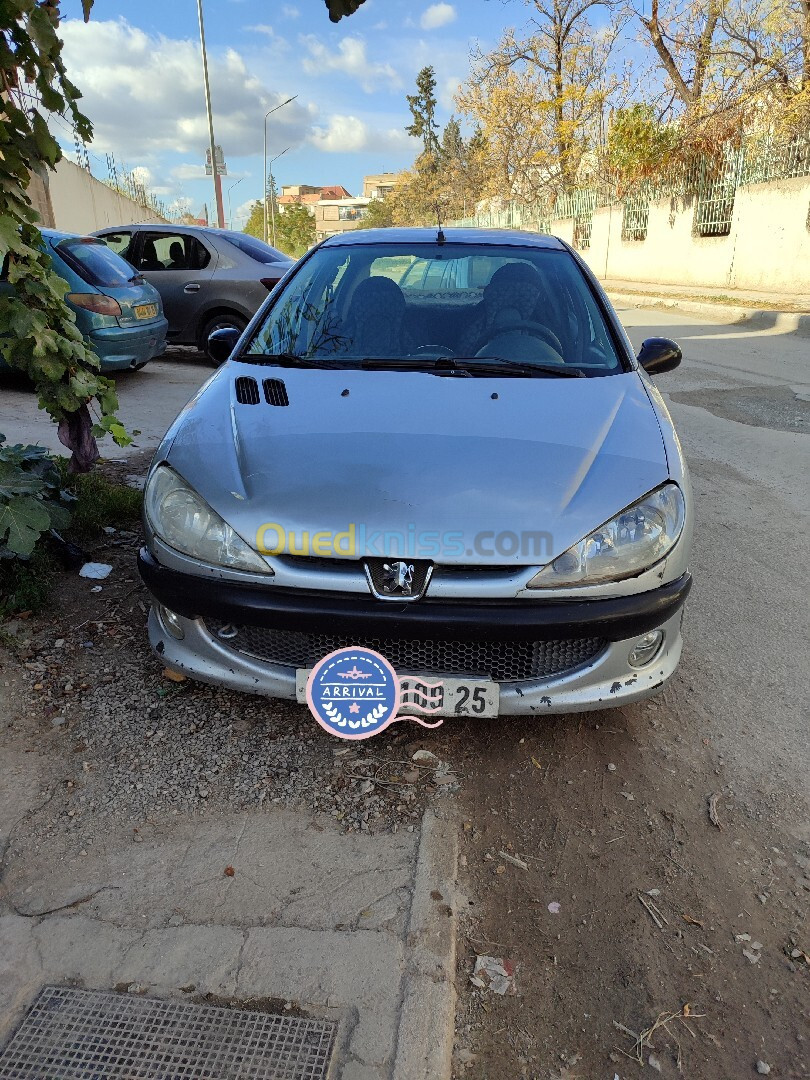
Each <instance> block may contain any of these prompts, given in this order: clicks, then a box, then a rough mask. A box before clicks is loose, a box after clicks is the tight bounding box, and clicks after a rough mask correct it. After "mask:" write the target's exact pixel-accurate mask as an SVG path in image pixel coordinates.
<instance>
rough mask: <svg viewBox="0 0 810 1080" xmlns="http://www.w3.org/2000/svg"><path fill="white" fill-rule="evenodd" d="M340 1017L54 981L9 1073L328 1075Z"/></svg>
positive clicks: (68, 1078)
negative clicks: (192, 1002)
mask: <svg viewBox="0 0 810 1080" xmlns="http://www.w3.org/2000/svg"><path fill="white" fill-rule="evenodd" d="M336 1029H337V1024H335V1023H333V1022H332V1021H330V1020H310V1019H306V1018H304V1019H301V1018H298V1017H293V1016H273V1015H270V1014H268V1013H261V1012H249V1011H248V1010H245V1009H223V1008H218V1007H214V1006H208V1005H186V1004H185V1003H184V1002H178V1001H160V1000H157V999H155V998H141V997H132V996H130V995H127V994H112V993H104V992H100V991H94V990H73V989H69V988H67V987H56V986H46V987H45V989H44V990H43V991H42V993H41V994H40V995H39V997H38V998H37V1000H36V1001H35V1002H34V1004H33V1005H32V1006H31V1009H30V1010H29V1012H28V1014H27V1015H26V1017H25V1019H24V1020H23V1023H22V1026H21V1027H20V1029H19V1031H18V1032H17V1033H16V1035H14V1037H13V1038H12V1040H11V1042H10V1043H9V1044H8V1046H7V1047H6V1048H5V1050H3V1051H2V1052H0V1077H2V1078H3V1080H23V1078H24V1080H57V1078H58V1080H202V1078H204V1080H325V1078H326V1076H327V1072H328V1069H329V1060H330V1057H331V1054H332V1047H333V1045H334V1041H335V1032H336Z"/></svg>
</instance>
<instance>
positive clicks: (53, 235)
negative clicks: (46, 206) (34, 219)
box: [39, 229, 98, 240]
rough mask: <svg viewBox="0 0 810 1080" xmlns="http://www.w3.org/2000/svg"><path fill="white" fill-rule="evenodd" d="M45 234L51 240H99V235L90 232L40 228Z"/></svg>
mask: <svg viewBox="0 0 810 1080" xmlns="http://www.w3.org/2000/svg"><path fill="white" fill-rule="evenodd" d="M39 231H40V232H41V233H42V235H43V236H47V238H48V239H49V240H98V237H97V236H91V235H90V234H88V233H77V232H62V230H61V229H40V230H39Z"/></svg>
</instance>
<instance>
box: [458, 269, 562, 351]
mask: <svg viewBox="0 0 810 1080" xmlns="http://www.w3.org/2000/svg"><path fill="white" fill-rule="evenodd" d="M542 290H543V282H542V279H541V277H540V275H539V274H538V273H537V271H536V270H535V269H534V267H533V266H529V265H528V264H526V263H506V265H504V266H501V267H500V268H499V269H498V270H496V271H495V273H494V274H493V275H492V277H491V278H490V281H489V284H488V285H487V286H486V288H485V289H484V295H483V297H482V299H481V303H480V304H479V305H478V307H477V309H476V312H475V315H474V316H473V320H472V322H471V324H470V326H469V327H468V329H467V331H466V333H465V334H464V335H463V336H462V347H461V350H460V351H461V353H462V354H463V355H466V356H473V355H474V354H475V353H476V352H477V351H478V349H480V348H481V347H482V346H483V345H485V344H486V342H487V340H488V339H489V338H491V337H493V336H494V335H495V333H496V332H497V330H498V329H499V327H507V326H512V327H514V326H519V325H520V324H521V323H525V322H533V321H534V320H535V311H536V308H537V307H538V302H539V300H540V296H541V292H542Z"/></svg>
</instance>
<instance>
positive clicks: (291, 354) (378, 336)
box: [245, 242, 624, 376]
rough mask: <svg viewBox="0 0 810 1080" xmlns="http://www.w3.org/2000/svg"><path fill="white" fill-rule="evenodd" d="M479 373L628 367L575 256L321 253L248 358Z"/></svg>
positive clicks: (431, 247)
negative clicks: (275, 357) (534, 368)
mask: <svg viewBox="0 0 810 1080" xmlns="http://www.w3.org/2000/svg"><path fill="white" fill-rule="evenodd" d="M282 354H284V356H283V359H284V360H285V362H287V363H294V362H295V361H296V359H300V360H301V361H307V362H310V363H313V364H317V363H322V364H324V366H334V365H336V364H337V365H339V366H347V367H350V366H359V365H360V364H364V363H365V364H366V365H368V363H369V361H373V362H374V363H375V364H376V365H378V366H380V367H386V366H391V367H397V366H399V367H402V366H407V367H417V368H418V367H420V366H422V367H424V368H426V369H431V368H433V369H434V370H437V371H443V372H445V373H446V372H447V371H448V370H451V371H454V370H455V369H463V370H464V372H466V373H472V374H474V373H475V372H476V368H478V370H479V371H481V372H484V371H486V373H488V374H491V373H492V371H493V370H494V369H496V368H502V370H503V373H504V374H532V372H531V371H529V370H528V369H529V368H530V367H531V366H535V367H537V369H538V371H537V374H540V373H541V370H542V372H543V373H545V374H551V375H553V374H555V373H558V374H560V375H576V374H579V375H586V376H600V375H610V374H614V373H616V372H620V371H622V370H624V368H623V365H622V362H621V360H620V358H619V355H618V352H617V348H616V343H615V341H614V338H613V335H612V333H611V330H610V329H609V327H608V325H607V323H606V321H605V318H604V315H603V313H602V310H601V308H600V306H599V304H598V302H597V300H596V298H595V296H594V294H593V292H592V290H591V288H590V287H589V284H588V282H587V281H586V279H585V276H584V274H583V273H582V271H581V270H580V268H579V266H578V265H577V263H576V261H575V260H574V259H573V257H572V256H571V255H570V254H569V253H568V252H567V251H565V250H560V249H557V250H554V249H547V248H541V247H539V246H538V247H534V246H532V247H529V246H526V247H519V246H513V245H509V244H503V245H499V244H475V243H469V244H467V243H464V244H458V243H452V242H447V243H441V244H440V243H437V242H433V243H411V244H404V243H391V244H383V243H375V244H365V245H364V244H357V245H351V246H349V245H345V246H338V245H335V246H334V247H330V246H329V245H328V244H327V245H325V246H324V247H322V248H319V249H318V250H317V251H315V252H314V253H313V255H312V256H311V257H310V258H309V259H308V260H306V261H305V262H304V264H303V265H302V267H301V268H300V269H299V271H298V272H297V273H296V274H295V275H294V276H293V278H292V279H291V280H290V281H289V283H288V284H287V286H286V287H285V288H284V289H283V290H282V292H281V294H280V296H279V298H278V300H277V301H276V303H274V304H273V306H272V308H271V310H270V311H269V312H268V313H267V317H266V318H265V320H264V322H263V323H262V325H261V326H260V327H259V329H258V330H257V332H256V333H255V335H254V336H253V339H252V341H251V342H250V345H249V346H248V349H247V352H246V354H245V359H246V360H250V357H251V355H253V356H273V355H275V356H281V355H282Z"/></svg>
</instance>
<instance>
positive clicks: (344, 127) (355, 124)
mask: <svg viewBox="0 0 810 1080" xmlns="http://www.w3.org/2000/svg"><path fill="white" fill-rule="evenodd" d="M309 141H310V142H311V143H312V145H313V146H315V147H317V149H318V150H323V151H324V152H325V153H327V154H353V153H354V154H356V153H361V152H362V151H371V152H374V151H392V152H396V151H403V150H411V149H413V147H414V146H415V145H416V144H415V142H414V140H412V139H411V138H410V136H408V135H406V134H405V132H404V131H403V130H402V129H401V128H388V129H387V130H384V131H380V130H376V129H374V128H371V127H369V125H368V124H367V123H365V121H363V120H361V119H359V117H357V116H345V115H340V114H338V115H335V116H330V117H329V122H328V124H327V126H326V127H316V128H315V130H314V132H313V134H312V135H311V136H310V139H309Z"/></svg>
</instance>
